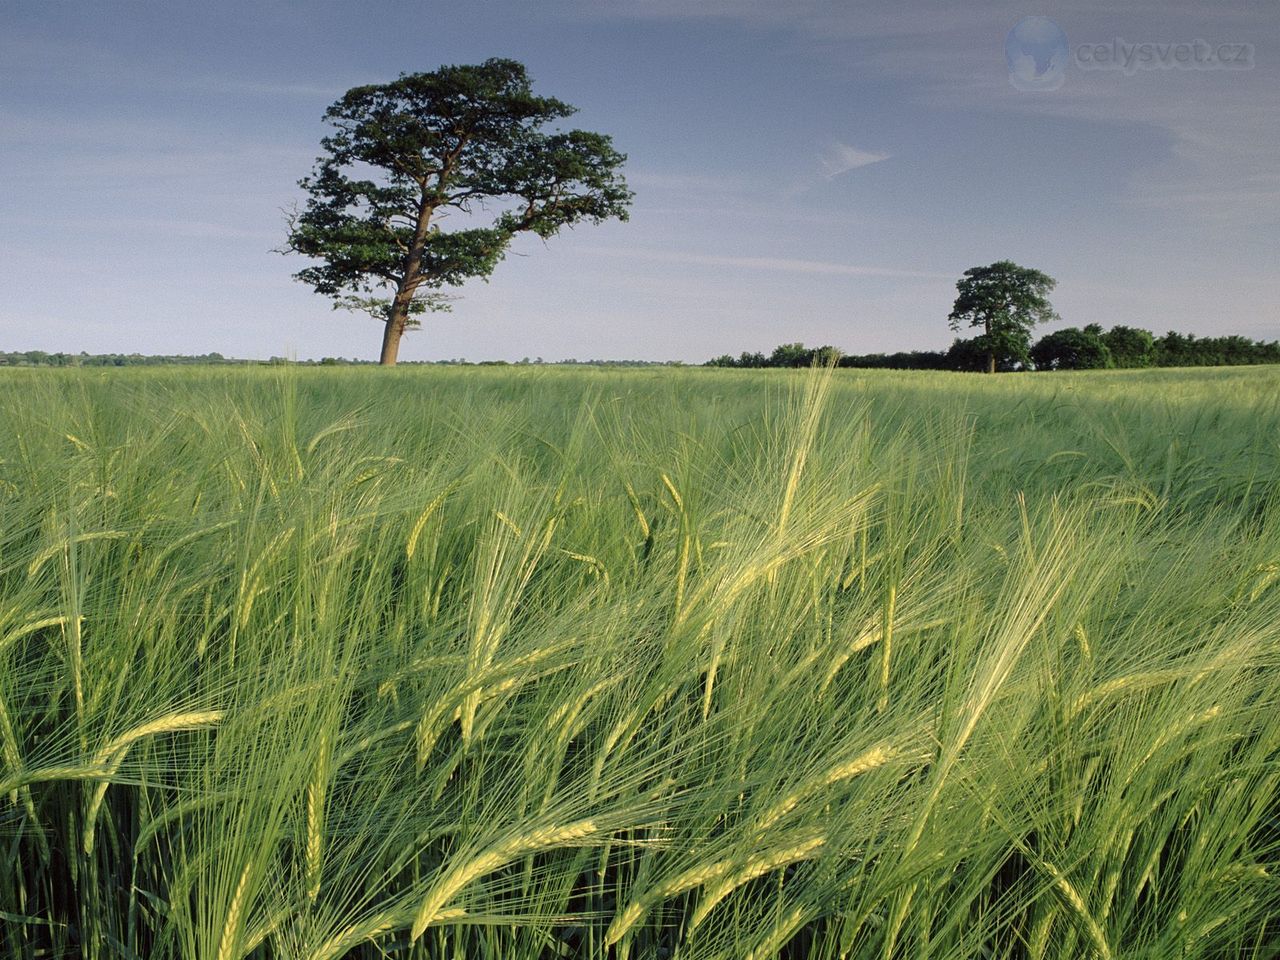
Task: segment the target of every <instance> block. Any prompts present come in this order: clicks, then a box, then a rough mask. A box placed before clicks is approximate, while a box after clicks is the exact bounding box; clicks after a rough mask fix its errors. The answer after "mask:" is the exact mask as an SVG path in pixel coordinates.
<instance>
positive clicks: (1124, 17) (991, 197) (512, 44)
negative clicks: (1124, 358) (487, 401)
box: [0, 0, 1280, 362]
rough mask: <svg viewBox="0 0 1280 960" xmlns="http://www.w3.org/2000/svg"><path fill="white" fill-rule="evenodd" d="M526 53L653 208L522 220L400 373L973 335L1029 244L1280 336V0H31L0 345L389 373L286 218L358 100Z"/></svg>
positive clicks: (6, 160)
mask: <svg viewBox="0 0 1280 960" xmlns="http://www.w3.org/2000/svg"><path fill="white" fill-rule="evenodd" d="M1026 17H1032V18H1047V19H1035V20H1032V21H1029V22H1026V23H1023V25H1022V26H1021V27H1018V28H1017V29H1016V30H1015V25H1018V24H1019V23H1020V22H1021V21H1023V19H1024V18H1026ZM1011 30H1012V31H1014V34H1013V37H1012V39H1011V38H1010V32H1011ZM1206 51H1208V53H1206ZM1041 54H1043V57H1042V56H1041ZM494 56H499V57H509V58H513V59H516V60H519V61H521V62H523V63H524V64H526V66H527V67H528V69H529V73H530V75H531V77H532V78H533V81H534V89H535V92H538V93H541V94H544V95H548V96H554V97H558V98H560V99H562V100H566V101H568V102H569V103H571V104H574V105H575V106H577V107H578V108H579V112H578V113H577V114H576V115H575V116H574V117H572V118H571V120H570V121H569V122H570V123H571V124H572V125H573V126H576V127H580V128H583V129H588V130H598V131H601V132H604V133H607V134H610V135H611V136H612V137H613V139H614V143H615V145H616V146H617V148H618V149H620V150H621V151H622V152H624V153H626V154H627V156H628V160H627V163H626V167H625V171H626V176H627V180H628V183H629V184H630V186H631V188H632V189H633V190H634V192H635V201H634V206H633V209H632V213H631V219H630V221H629V222H627V223H609V224H605V225H602V226H580V227H578V228H575V229H574V230H572V231H569V232H565V233H562V234H561V235H560V236H557V237H555V238H552V239H551V240H549V241H546V242H543V241H541V240H539V239H537V238H535V237H530V236H522V237H520V238H519V239H518V240H517V242H516V243H515V244H514V246H513V248H512V251H511V253H510V254H509V255H508V257H507V259H506V261H505V262H504V263H502V264H501V265H500V266H499V267H498V269H497V270H496V271H495V273H494V275H493V277H492V279H491V280H490V281H489V282H487V283H486V282H483V281H472V282H470V283H468V284H467V285H466V286H464V287H462V288H461V289H459V290H457V291H455V292H456V293H457V294H458V295H459V297H460V299H458V300H457V301H456V303H455V304H454V307H453V312H452V313H450V314H443V315H434V316H429V317H428V318H427V319H426V324H425V326H424V329H423V330H421V331H417V332H412V333H410V334H409V335H408V336H407V337H406V339H405V341H404V343H403V345H402V348H401V359H402V360H440V359H452V358H465V359H470V360H481V359H506V360H519V359H521V358H523V357H530V358H537V357H542V358H545V359H546V360H559V359H564V358H578V359H589V358H613V359H624V358H626V359H643V360H684V361H690V362H700V361H703V360H706V359H708V358H710V357H712V356H715V355H718V354H722V353H734V354H736V353H738V352H741V351H745V350H753V351H754V350H760V351H764V352H768V351H769V350H770V349H772V347H773V346H774V345H776V344H778V343H783V342H793V341H803V342H805V343H807V344H810V345H814V346H816V345H819V344H834V345H836V346H838V347H840V348H842V349H844V350H845V351H847V352H855V353H867V352H876V351H894V350H908V349H931V348H933V349H941V348H944V347H945V346H946V345H947V344H949V343H950V341H951V339H952V338H953V336H954V334H952V333H951V331H950V330H949V329H948V327H947V321H946V318H947V314H948V312H949V311H950V308H951V303H952V301H953V300H954V298H955V282H956V280H957V279H958V278H959V276H960V275H961V274H962V273H963V271H964V270H966V269H967V268H969V267H972V266H976V265H981V264H986V263H990V262H993V261H995V260H1002V259H1011V260H1014V261H1016V262H1018V263H1020V264H1024V265H1026V266H1031V267H1035V268H1036V269H1039V270H1042V271H1044V272H1046V273H1048V274H1050V275H1051V276H1053V277H1055V278H1056V279H1057V281H1058V286H1057V289H1056V291H1055V292H1054V294H1053V297H1052V299H1053V303H1054V306H1055V307H1056V308H1057V311H1058V313H1059V314H1060V315H1061V318H1062V321H1061V324H1060V325H1071V326H1083V325H1085V324H1087V323H1100V324H1102V325H1104V326H1110V325H1113V324H1129V325H1137V326H1142V327H1146V328H1148V329H1152V330H1155V331H1156V332H1157V333H1163V332H1164V331H1167V330H1170V329H1176V330H1180V331H1183V332H1191V333H1196V334H1201V335H1209V334H1224V333H1236V334H1243V335H1246V336H1250V337H1253V338H1260V339H1268V340H1270V339H1275V338H1277V337H1280V277H1278V274H1277V266H1278V265H1280V255H1278V254H1277V251H1278V250H1280V6H1278V5H1277V3H1276V2H1275V0H1258V2H1238V3H1232V2H1224V3H1213V4H1208V3H1204V2H1203V0H1197V2H1186V0H1162V2H1142V0H1137V2H1123V3H1121V2H1113V3H1096V2H1089V0H1070V2H1058V3H1052V2H1040V0H1028V2H1024V3H1018V4H1010V3H997V2H989V0H976V2H965V3H958V2H955V0H947V2H919V3H915V2H909V0H869V2H864V3H855V2H837V0H454V2H449V3H446V2H438V0H363V2H359V3H352V2H346V0H310V2H292V0H283V2H281V0H273V2H267V3H264V2H261V0H252V2H248V0H218V2H215V3H210V2H207V0H204V2H200V3H194V2H187V0H0V291H2V295H0V350H30V349H41V350H47V351H67V352H79V351H81V350H84V351H87V352H90V353H113V352H121V353H129V352H138V353H157V354H158V353H206V352H210V351H217V352H220V353H222V354H224V355H227V356H236V357H267V356H292V357H297V358H300V359H301V358H319V357H323V356H346V357H359V358H376V357H377V353H378V346H379V342H380V330H379V329H378V326H377V324H376V323H375V321H373V320H371V319H369V318H368V317H366V316H363V315H359V314H351V313H346V312H341V311H334V310H332V309H331V308H330V304H329V302H328V301H327V300H325V299H324V298H323V297H320V296H317V295H316V294H314V293H312V292H311V291H310V290H309V289H308V288H307V287H305V286H304V285H302V284H300V283H298V282H296V281H294V280H293V279H292V274H293V273H294V272H296V271H297V270H299V269H300V268H301V267H302V266H304V263H305V262H304V261H302V260H301V259H300V258H298V257H296V256H283V255H280V254H278V253H276V252H273V251H274V250H275V249H276V248H278V247H280V245H281V243H282V241H283V239H284V236H285V233H286V227H285V218H284V212H283V211H284V210H285V209H286V208H287V207H288V205H289V204H290V203H293V202H297V201H300V200H302V199H303V194H302V192H301V191H300V189H299V188H298V186H297V181H298V179H299V178H301V177H302V176H304V175H305V174H306V173H308V171H309V170H310V167H311V165H312V163H313V162H314V161H315V159H316V157H317V156H318V154H319V152H320V150H319V141H320V138H321V137H322V136H324V135H325V133H326V132H327V128H326V126H325V124H324V122H323V120H322V115H323V113H324V111H325V108H326V107H327V106H328V105H329V104H330V103H332V102H333V101H334V100H336V99H337V98H338V97H339V96H341V94H342V93H343V92H344V91H345V90H347V89H348V88H350V87H352V86H357V85H362V84H368V83H378V82H384V81H387V80H392V79H394V78H395V77H396V76H397V75H399V74H400V73H413V72H418V71H428V70H432V69H435V68H436V67H438V66H440V65H442V64H449V63H478V62H480V61H483V60H485V59H487V58H489V57H494ZM1179 57H1181V58H1182V60H1181V62H1179V60H1178V58H1179ZM1209 57H1212V58H1213V59H1212V60H1210V59H1208V58H1209ZM1108 58H1110V62H1108ZM1126 64H1127V66H1126Z"/></svg>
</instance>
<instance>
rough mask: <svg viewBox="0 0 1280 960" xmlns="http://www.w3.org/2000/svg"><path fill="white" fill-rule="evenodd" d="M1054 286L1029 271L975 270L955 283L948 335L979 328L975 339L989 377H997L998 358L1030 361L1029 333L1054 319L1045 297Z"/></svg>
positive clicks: (1004, 265)
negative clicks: (961, 329) (949, 332)
mask: <svg viewBox="0 0 1280 960" xmlns="http://www.w3.org/2000/svg"><path fill="white" fill-rule="evenodd" d="M1056 282H1057V281H1055V280H1054V279H1053V277H1051V276H1049V275H1048V274H1044V273H1041V272H1040V271H1039V270H1032V269H1031V268H1030V267H1020V266H1018V265H1017V264H1016V263H1013V262H1012V261H1010V260H999V261H997V262H995V263H993V264H991V265H990V266H987V267H973V268H972V269H969V270H966V271H965V272H964V276H963V277H961V278H960V280H958V281H957V282H956V291H957V293H958V296H957V297H956V302H955V305H954V306H953V307H952V308H951V316H950V317H948V320H949V321H950V322H951V329H952V330H957V331H958V330H960V328H961V327H981V328H982V333H981V334H980V335H979V336H977V337H976V338H975V339H974V343H975V346H977V347H978V348H979V349H980V350H981V351H982V352H983V353H985V354H986V355H987V372H988V373H995V372H996V358H997V357H999V358H1000V359H1001V360H1004V361H1010V360H1016V361H1019V362H1021V363H1023V364H1028V363H1029V362H1030V360H1031V357H1030V348H1031V328H1032V327H1034V326H1035V325H1036V324H1037V323H1047V322H1049V321H1051V320H1056V319H1057V318H1058V315H1057V314H1056V313H1054V311H1053V305H1052V304H1050V303H1049V299H1048V297H1049V293H1050V292H1051V291H1052V290H1053V288H1054V286H1055V284H1056Z"/></svg>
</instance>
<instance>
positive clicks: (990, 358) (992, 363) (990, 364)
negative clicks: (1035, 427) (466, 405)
mask: <svg viewBox="0 0 1280 960" xmlns="http://www.w3.org/2000/svg"><path fill="white" fill-rule="evenodd" d="M391 362H392V363H395V360H394V359H393V360H392V361H391ZM995 372H996V355H995V354H994V353H992V352H991V351H990V350H988V351H987V373H995Z"/></svg>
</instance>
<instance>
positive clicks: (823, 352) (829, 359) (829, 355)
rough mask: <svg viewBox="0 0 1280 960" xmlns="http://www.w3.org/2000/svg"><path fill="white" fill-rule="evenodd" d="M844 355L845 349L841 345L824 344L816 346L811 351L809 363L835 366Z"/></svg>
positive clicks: (820, 365)
mask: <svg viewBox="0 0 1280 960" xmlns="http://www.w3.org/2000/svg"><path fill="white" fill-rule="evenodd" d="M842 356H844V351H842V350H841V349H840V348H839V347H833V346H830V345H828V346H823V347H816V348H815V349H813V350H811V351H810V352H809V364H810V365H811V366H812V365H815V364H816V365H817V366H819V367H834V366H837V365H839V363H840V358H841V357H842Z"/></svg>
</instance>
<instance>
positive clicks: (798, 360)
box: [765, 343, 813, 367]
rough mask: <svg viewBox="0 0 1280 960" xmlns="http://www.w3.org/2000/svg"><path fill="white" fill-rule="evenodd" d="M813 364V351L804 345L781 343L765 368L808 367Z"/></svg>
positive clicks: (775, 348)
mask: <svg viewBox="0 0 1280 960" xmlns="http://www.w3.org/2000/svg"><path fill="white" fill-rule="evenodd" d="M812 362H813V351H812V350H810V349H809V348H808V347H806V346H805V345H804V344H803V343H780V344H778V345H777V346H776V347H774V348H773V353H772V354H770V355H769V359H768V361H767V362H766V364H765V366H769V367H807V366H809V365H810V364H811V363H812Z"/></svg>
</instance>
